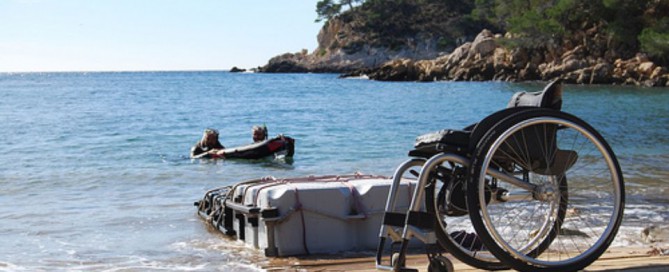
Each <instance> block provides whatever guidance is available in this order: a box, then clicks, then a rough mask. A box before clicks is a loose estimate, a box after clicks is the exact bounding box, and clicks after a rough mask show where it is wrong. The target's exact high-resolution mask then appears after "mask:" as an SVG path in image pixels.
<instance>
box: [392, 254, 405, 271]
mask: <svg viewBox="0 0 669 272" xmlns="http://www.w3.org/2000/svg"><path fill="white" fill-rule="evenodd" d="M399 261H400V254H399V253H398V252H395V253H393V255H391V256H390V264H391V265H392V266H393V267H394V268H401V267H404V262H402V263H401V264H398V263H397V262H399Z"/></svg>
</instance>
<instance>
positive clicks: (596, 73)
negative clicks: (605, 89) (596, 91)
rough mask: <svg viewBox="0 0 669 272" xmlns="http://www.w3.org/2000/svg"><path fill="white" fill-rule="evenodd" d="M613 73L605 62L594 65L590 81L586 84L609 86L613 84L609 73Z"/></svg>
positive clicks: (611, 68)
mask: <svg viewBox="0 0 669 272" xmlns="http://www.w3.org/2000/svg"><path fill="white" fill-rule="evenodd" d="M612 71H613V67H612V66H611V65H610V64H609V63H607V62H602V63H598V64H596V65H595V66H594V67H593V68H592V74H591V75H590V80H589V81H588V84H610V83H612V82H613V80H612V78H611V73H612Z"/></svg>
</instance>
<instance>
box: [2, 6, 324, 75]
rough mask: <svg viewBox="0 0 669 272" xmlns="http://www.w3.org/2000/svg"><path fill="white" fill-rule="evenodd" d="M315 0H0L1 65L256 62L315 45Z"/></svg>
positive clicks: (220, 65) (176, 66)
mask: <svg viewBox="0 0 669 272" xmlns="http://www.w3.org/2000/svg"><path fill="white" fill-rule="evenodd" d="M316 2H317V1H316V0H312V1H307V0H237V1H231V0H0V72H46V71H172V70H228V69H230V68H232V67H233V66H236V67H239V68H245V69H249V68H254V67H258V66H263V65H265V64H267V61H268V60H269V59H270V58H272V57H274V56H277V55H280V54H283V53H287V52H290V53H295V52H299V51H301V50H302V49H307V50H308V51H309V52H311V51H313V50H314V49H316V47H317V46H318V41H317V36H318V31H319V30H320V28H321V27H322V24H323V23H322V22H321V23H315V22H314V20H315V19H316V11H315V10H316Z"/></svg>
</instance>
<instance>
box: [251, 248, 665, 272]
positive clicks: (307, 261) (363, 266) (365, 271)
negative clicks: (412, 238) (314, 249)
mask: <svg viewBox="0 0 669 272" xmlns="http://www.w3.org/2000/svg"><path fill="white" fill-rule="evenodd" d="M447 256H448V257H449V259H451V261H452V262H453V266H454V268H455V271H465V272H467V271H472V272H473V271H483V270H479V269H475V268H473V267H471V266H468V265H466V264H464V263H462V262H460V261H459V260H457V259H455V258H453V257H452V256H450V255H447ZM427 265H428V260H427V256H426V255H424V254H416V253H412V254H410V255H409V256H407V267H411V268H416V269H418V270H419V271H421V272H424V271H427ZM262 268H263V269H266V270H267V271H324V272H325V271H327V272H339V271H355V272H372V271H382V270H377V269H376V267H375V258H374V256H373V253H360V254H357V255H351V254H349V255H348V256H341V255H339V256H335V255H320V256H304V257H290V258H272V259H271V260H270V261H269V262H268V263H267V264H266V265H263V267H262ZM507 271H510V270H507ZM585 271H626V272H655V271H669V257H668V256H663V255H657V254H656V253H655V252H653V251H652V249H649V248H646V249H644V248H615V249H611V250H609V251H608V252H606V253H605V254H604V255H603V256H602V257H600V258H599V259H598V260H597V261H595V262H594V263H593V264H591V265H590V266H588V267H587V268H586V269H585Z"/></svg>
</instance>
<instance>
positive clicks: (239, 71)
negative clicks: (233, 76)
mask: <svg viewBox="0 0 669 272" xmlns="http://www.w3.org/2000/svg"><path fill="white" fill-rule="evenodd" d="M241 72H246V69H239V68H237V66H233V67H232V69H230V73H241Z"/></svg>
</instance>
